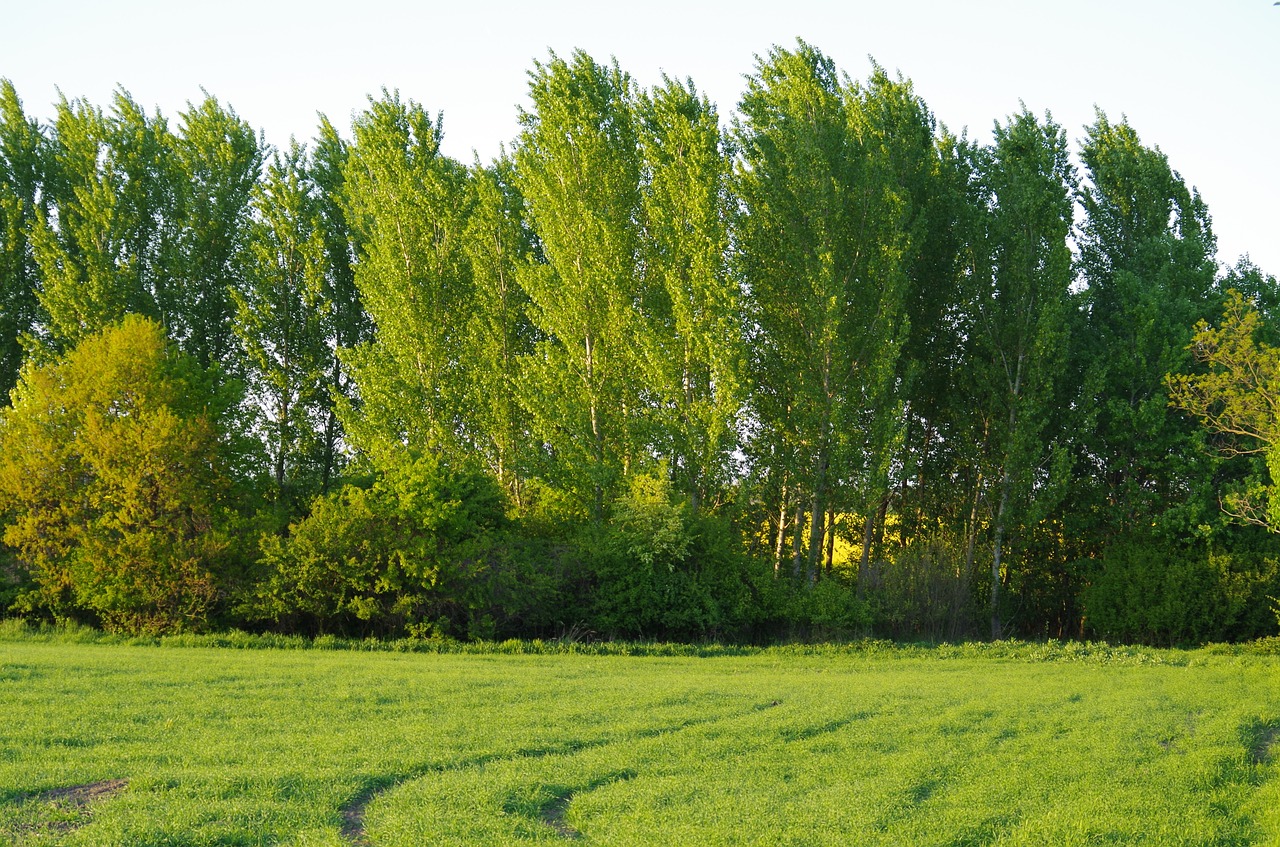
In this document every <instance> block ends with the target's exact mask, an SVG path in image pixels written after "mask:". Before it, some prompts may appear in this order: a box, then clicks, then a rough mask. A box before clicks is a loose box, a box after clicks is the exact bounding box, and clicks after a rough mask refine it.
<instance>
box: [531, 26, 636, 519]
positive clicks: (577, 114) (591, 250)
mask: <svg viewBox="0 0 1280 847" xmlns="http://www.w3.org/2000/svg"><path fill="white" fill-rule="evenodd" d="M529 93H530V97H531V99H532V100H533V109H534V110H533V111H532V112H522V113H521V116H520V122H521V125H522V126H523V130H522V131H521V135H520V141H519V144H518V146H517V148H516V184H517V187H518V188H519V191H520V193H521V195H522V196H523V197H524V200H525V205H526V209H527V211H528V215H529V222H530V226H531V227H532V228H533V230H534V232H535V233H536V234H537V238H538V242H539V245H540V247H541V255H540V256H538V257H537V258H536V259H535V260H534V261H531V262H529V263H526V264H525V265H524V267H523V268H522V269H521V275H520V283H521V287H522V288H524V290H525V291H526V292H527V293H528V295H529V299H530V301H531V304H530V309H529V313H530V318H531V320H532V321H533V324H534V326H535V327H536V328H537V330H538V331H539V332H540V333H541V334H542V336H543V339H544V340H541V341H539V342H538V344H537V347H536V350H535V353H534V355H533V356H531V357H530V358H529V365H528V367H527V368H526V369H525V372H524V377H523V379H522V387H521V396H522V399H523V401H524V403H525V408H526V409H527V410H528V412H529V414H530V416H531V421H532V428H533V432H534V435H535V437H536V438H537V439H538V441H539V442H541V444H542V445H544V448H543V449H544V453H545V454H546V456H547V461H546V463H545V464H544V473H545V474H546V475H547V476H548V477H549V479H550V480H551V482H552V484H553V485H554V486H556V487H558V488H560V489H561V490H564V491H566V492H568V493H569V494H570V496H571V498H572V499H573V500H574V501H575V502H576V503H577V505H578V506H579V508H581V509H582V511H584V512H585V513H587V514H589V515H590V516H591V517H592V518H593V519H594V520H595V521H597V522H598V521H600V520H602V519H603V517H604V512H605V504H606V503H607V502H609V501H610V500H612V499H613V497H614V496H615V495H616V493H618V491H620V488H619V486H620V484H621V481H622V480H623V479H624V478H625V477H626V476H627V474H628V473H629V472H631V471H632V470H639V469H640V468H641V466H643V465H644V464H646V463H647V459H648V457H647V456H646V455H645V451H644V449H643V446H642V444H641V442H640V433H639V432H638V429H639V426H638V421H639V415H640V407H641V405H642V401H641V398H640V394H641V393H642V389H641V387H640V386H639V384H638V380H637V379H636V376H637V362H636V356H635V353H634V351H635V348H636V346H637V339H639V338H640V336H641V328H642V327H641V325H640V323H639V321H638V315H639V311H638V307H639V305H640V303H639V281H638V272H637V257H638V251H639V226H638V220H637V214H638V211H639V206H640V189H639V186H640V160H639V155H638V154H637V139H636V130H635V124H634V120H633V117H632V108H631V107H632V101H633V99H634V96H635V93H634V85H633V83H632V81H631V78H630V77H629V76H627V75H626V74H624V73H623V72H622V71H621V70H620V69H619V68H618V66H617V64H616V63H615V64H614V65H613V66H611V67H603V66H601V65H598V64H596V63H595V62H594V61H593V60H592V59H591V57H590V56H588V55H587V54H585V53H582V52H576V53H574V55H573V57H572V58H571V60H570V61H565V60H564V59H561V58H560V57H558V56H556V55H555V54H552V56H551V59H550V61H549V62H547V63H546V64H542V63H537V64H535V66H534V71H533V72H532V73H531V74H530V83H529Z"/></svg>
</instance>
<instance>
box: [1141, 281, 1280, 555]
mask: <svg viewBox="0 0 1280 847" xmlns="http://www.w3.org/2000/svg"><path fill="white" fill-rule="evenodd" d="M1271 284H1272V285H1273V286H1274V284H1275V280H1274V279H1272V280H1271ZM1262 329H1263V322H1262V317H1261V315H1260V314H1259V313H1258V311H1257V310H1256V309H1255V308H1253V307H1252V306H1251V305H1250V304H1249V302H1248V301H1247V300H1246V299H1245V297H1244V295H1242V294H1241V293H1240V292H1238V291H1232V292H1231V294H1230V296H1229V298H1228V300H1227V305H1226V309H1225V310H1224V312H1223V315H1222V321H1221V322H1220V323H1219V325H1218V326H1210V325H1209V324H1208V323H1207V322H1205V321H1201V322H1200V323H1199V324H1198V325H1197V326H1196V332H1195V336H1194V337H1193V338H1192V340H1191V344H1190V345H1189V346H1188V349H1189V350H1190V351H1191V353H1192V354H1193V355H1194V356H1195V358H1196V360H1197V361H1198V362H1200V363H1202V364H1203V365H1205V366H1206V367H1205V368H1204V370H1201V371H1199V372H1196V373H1181V374H1170V375H1168V376H1167V377H1165V386H1166V387H1167V389H1168V391H1169V405H1170V406H1173V407H1174V408H1177V409H1182V410H1183V411H1185V412H1189V413H1190V414H1192V415H1193V416H1195V417H1197V418H1199V419H1200V420H1201V422H1202V423H1203V424H1204V426H1205V427H1206V428H1208V429H1209V431H1210V432H1212V433H1214V434H1215V436H1216V443H1217V445H1218V447H1219V448H1220V449H1221V450H1222V452H1224V453H1226V454H1228V455H1260V456H1263V457H1265V459H1266V463H1267V470H1268V473H1269V476H1270V480H1269V481H1263V480H1259V479H1256V478H1255V479H1254V480H1253V481H1251V482H1250V483H1248V484H1247V485H1246V487H1245V488H1244V489H1242V490H1237V491H1234V492H1230V493H1227V494H1225V495H1224V496H1223V497H1222V506H1223V508H1224V509H1225V510H1226V511H1227V512H1228V513H1230V514H1231V515H1232V516H1233V517H1236V518H1238V519H1240V520H1243V521H1245V522H1246V523H1252V524H1258V525H1260V526H1265V527H1267V528H1268V529H1270V530H1272V531H1273V532H1280V495H1278V494H1277V491H1276V486H1275V481H1276V480H1277V479H1280V349H1277V348H1276V347H1274V346H1272V345H1270V344H1268V343H1266V342H1265V341H1263V340H1261V339H1260V338H1259V336H1260V335H1262Z"/></svg>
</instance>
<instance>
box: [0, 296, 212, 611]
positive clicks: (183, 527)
mask: <svg viewBox="0 0 1280 847" xmlns="http://www.w3.org/2000/svg"><path fill="white" fill-rule="evenodd" d="M13 397H14V404H13V406H12V407H11V408H9V409H5V410H4V411H3V412H2V413H0V516H3V518H4V524H5V526H4V542H5V544H7V545H8V546H10V547H11V548H13V550H14V551H15V556H16V559H17V562H18V564H19V567H21V568H22V569H23V570H24V571H25V572H26V573H27V575H28V576H29V578H30V581H31V583H32V585H33V587H32V588H31V590H29V591H28V592H26V594H25V595H23V596H22V597H21V598H19V601H18V602H19V605H20V607H21V608H23V609H25V610H26V611H29V612H40V613H44V614H52V615H54V616H55V617H59V618H81V619H86V620H90V621H96V622H98V623H101V624H102V625H103V626H104V627H106V628H107V629H110V630H117V631H127V632H168V631H176V630H185V629H198V628H200V627H202V626H203V625H205V623H206V622H207V621H208V619H209V616H210V614H211V613H212V612H213V610H214V607H215V605H216V604H217V602H218V601H219V598H220V597H221V595H222V592H223V589H224V587H225V585H224V582H223V574H224V573H225V565H226V563H227V556H228V552H229V550H230V543H229V540H228V536H227V534H226V533H225V532H224V531H223V529H222V527H224V526H225V517H226V515H227V510H226V509H225V502H226V500H225V498H226V494H227V492H228V488H229V485H228V481H227V476H226V474H225V473H224V469H223V468H224V461H223V459H224V456H225V455H226V454H225V453H224V450H223V444H222V442H221V440H220V437H219V430H220V427H219V424H220V420H221V415H220V409H221V408H224V406H225V404H223V403H220V402H218V400H217V398H216V397H215V395H214V394H213V392H212V390H211V388H210V382H209V380H208V378H207V376H206V375H205V373H204V372H203V371H202V370H200V369H199V368H198V367H196V366H195V364H194V362H193V361H192V360H191V359H190V358H189V357H187V356H185V355H182V354H180V353H178V352H176V351H175V350H174V349H173V347H172V346H171V345H170V344H169V342H167V341H166V339H165V334H164V330H163V329H162V328H161V327H160V325H159V324H157V323H155V322H154V321H152V320H150V319H147V318H144V317H141V316H137V315H131V316H128V317H126V318H124V319H123V320H122V321H121V322H120V323H118V324H113V325H110V326H108V327H107V328H105V329H103V330H101V331H100V332H98V333H95V334H93V335H90V336H88V337H86V338H85V339H84V340H83V341H81V342H80V343H79V344H78V345H77V346H76V347H75V348H73V349H72V350H70V351H69V352H68V353H67V354H66V355H65V356H64V357H63V358H61V359H58V360H56V361H54V362H51V363H49V364H46V365H43V366H40V367H34V366H30V365H29V366H28V367H27V368H26V369H25V370H24V371H23V373H22V375H21V378H20V380H19V383H18V387H17V388H16V389H15V390H14V394H13Z"/></svg>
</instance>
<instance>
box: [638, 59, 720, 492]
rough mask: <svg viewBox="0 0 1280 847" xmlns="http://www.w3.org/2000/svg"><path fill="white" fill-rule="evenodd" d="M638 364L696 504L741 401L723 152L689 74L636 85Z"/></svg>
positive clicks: (660, 436)
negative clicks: (642, 340)
mask: <svg viewBox="0 0 1280 847" xmlns="http://www.w3.org/2000/svg"><path fill="white" fill-rule="evenodd" d="M635 109H636V120H637V128H638V133H639V139H640V151H641V155H642V160H643V178H642V185H641V194H640V215H641V218H642V220H643V222H644V234H643V237H642V241H641V247H640V257H639V260H640V264H641V268H642V271H641V273H642V281H641V286H642V294H641V297H642V304H643V310H644V314H645V317H646V319H647V323H648V326H647V331H646V333H645V337H646V338H647V339H650V340H651V341H652V344H651V346H650V347H649V348H648V349H646V350H644V351H643V353H644V356H645V359H644V362H643V367H644V374H645V381H646V383H647V385H648V387H649V388H650V389H651V390H652V391H653V393H654V395H655V398H654V401H655V404H656V406H657V419H656V420H655V421H654V430H655V432H654V435H653V437H652V438H651V442H652V443H653V444H654V446H655V448H656V449H657V451H658V452H659V454H660V455H664V456H666V457H668V461H669V466H670V468H671V471H672V473H673V474H675V475H676V477H677V478H678V480H679V485H680V488H681V490H682V491H683V492H684V493H685V495H686V496H688V498H689V501H690V503H691V505H692V507H693V510H694V512H695V513H696V512H697V511H698V509H699V507H700V506H701V505H702V504H703V503H704V502H706V501H707V500H708V498H710V497H712V496H714V495H717V494H718V493H719V492H720V491H722V490H723V488H724V487H725V485H726V484H727V483H728V481H729V479H730V474H729V471H730V453H731V451H732V450H733V449H734V448H735V447H736V446H737V423H738V416H739V410H740V408H741V405H742V400H743V397H742V394H743V392H742V369H743V355H744V354H743V349H742V320H741V308H740V303H739V300H740V298H739V293H738V286H737V280H736V279H735V278H734V277H733V275H732V274H731V273H730V271H729V266H728V256H729V226H728V223H729V194H728V184H729V176H730V173H731V165H730V161H731V160H730V158H729V156H728V154H727V151H726V149H725V139H724V138H723V136H722V133H721V131H720V123H719V116H718V115H717V113H716V109H715V107H714V106H713V105H712V104H711V102H710V101H709V100H707V98H706V97H705V96H703V95H699V94H698V91H697V89H696V88H694V85H693V82H692V81H688V82H685V83H681V82H678V81H676V80H672V79H669V78H668V79H665V80H664V82H663V85H662V86H660V87H658V88H655V89H654V90H652V91H650V92H646V93H645V94H643V95H641V96H640V98H639V99H638V100H637V102H636V105H635Z"/></svg>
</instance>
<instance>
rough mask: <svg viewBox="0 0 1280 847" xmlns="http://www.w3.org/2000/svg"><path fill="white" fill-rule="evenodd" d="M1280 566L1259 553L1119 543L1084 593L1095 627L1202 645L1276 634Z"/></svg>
mask: <svg viewBox="0 0 1280 847" xmlns="http://www.w3.org/2000/svg"><path fill="white" fill-rule="evenodd" d="M1277 585H1280V564H1278V563H1277V560H1276V558H1274V557H1273V556H1266V555H1261V554H1258V553H1249V552H1247V551H1242V552H1235V553H1231V552H1217V551H1214V550H1212V549H1205V548H1203V547H1201V548H1195V547H1188V546H1185V545H1175V544H1170V543H1168V542H1165V543H1160V541H1159V540H1157V539H1146V540H1144V541H1143V542H1141V543H1136V542H1134V543H1127V544H1117V545H1113V546H1112V547H1111V548H1110V549H1109V550H1108V551H1107V554H1106V556H1105V557H1104V558H1103V559H1102V560H1101V561H1100V562H1099V563H1098V566H1097V573H1096V574H1095V575H1094V578H1093V580H1092V581H1091V583H1090V585H1089V586H1088V588H1086V589H1085V591H1084V593H1083V596H1082V603H1083V606H1084V609H1085V615H1086V624H1087V625H1088V628H1089V630H1090V631H1091V632H1093V633H1096V634H1097V635H1099V636H1101V637H1103V638H1106V639H1109V640H1121V641H1140V642H1144V643H1148V644H1203V643H1206V642H1210V641H1226V640H1242V639H1248V638H1257V637H1260V636H1263V635H1267V634H1270V633H1271V632H1272V631H1273V627H1272V626H1271V622H1270V620H1269V619H1268V617H1269V616H1268V615H1267V607H1266V597H1267V594H1268V592H1274V591H1275V587H1276V586H1277Z"/></svg>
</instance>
